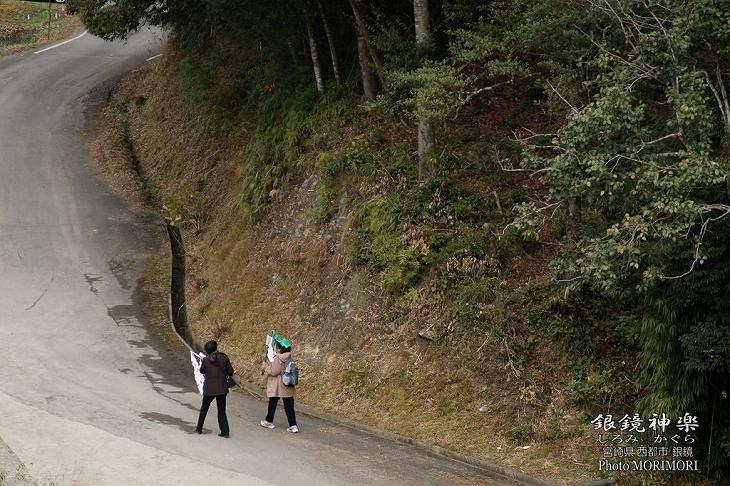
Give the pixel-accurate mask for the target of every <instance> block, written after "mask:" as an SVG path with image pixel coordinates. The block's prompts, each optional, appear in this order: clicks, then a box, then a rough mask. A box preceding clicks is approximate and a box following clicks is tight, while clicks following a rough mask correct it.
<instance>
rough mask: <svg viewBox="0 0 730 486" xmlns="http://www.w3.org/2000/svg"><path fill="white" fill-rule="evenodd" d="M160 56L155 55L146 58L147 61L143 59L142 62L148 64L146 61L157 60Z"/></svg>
mask: <svg viewBox="0 0 730 486" xmlns="http://www.w3.org/2000/svg"><path fill="white" fill-rule="evenodd" d="M161 55H162V54H157V55H155V56H152V57H148V58H147V59H145V60H144V62H148V61H151V60H152V59H157V58H158V57H160V56H161Z"/></svg>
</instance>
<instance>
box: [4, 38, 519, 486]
mask: <svg viewBox="0 0 730 486" xmlns="http://www.w3.org/2000/svg"><path fill="white" fill-rule="evenodd" d="M160 45H161V40H160V39H159V38H158V37H157V36H156V35H155V33H154V32H153V31H150V30H144V31H142V32H140V33H139V34H137V35H134V36H133V37H131V38H130V39H129V41H128V42H126V43H105V42H103V41H102V40H100V39H98V38H95V37H93V36H91V35H85V36H83V37H81V38H79V39H76V40H74V41H72V42H69V43H67V44H65V45H63V46H59V47H57V48H55V49H51V50H48V51H45V52H42V53H39V54H33V53H30V52H29V53H25V54H22V55H17V56H13V57H9V58H5V59H0V353H1V354H2V358H0V363H1V364H0V484H2V483H3V481H4V482H5V484H8V483H9V484H32V483H37V484H41V485H51V484H53V485H56V486H59V485H94V486H100V485H130V484H149V485H165V484H170V485H187V484H190V485H195V484H202V483H207V482H211V481H212V482H215V483H216V484H218V485H225V484H231V485H265V484H275V485H287V486H290V485H361V484H362V485H365V484H377V485H392V484H402V485H425V484H434V485H437V484H439V485H440V484H443V485H451V484H472V485H476V484H484V485H506V484H513V483H511V482H509V481H506V480H503V479H490V478H489V477H487V476H484V475H482V474H480V473H479V472H478V471H475V470H473V469H471V468H469V467H468V466H465V465H463V464H460V463H457V462H452V461H448V460H445V459H442V458H438V457H431V456H428V455H426V454H424V453H422V452H420V451H418V450H416V449H414V448H412V447H410V446H405V445H400V444H396V443H392V442H389V441H385V440H380V439H376V438H374V437H371V436H368V435H366V434H362V433H359V432H355V431H353V430H350V429H347V428H343V427H339V426H336V425H333V424H330V423H327V422H324V421H319V420H316V419H314V418H311V417H306V416H301V417H300V427H301V430H302V432H301V433H300V434H298V435H296V436H295V435H291V434H287V433H286V432H285V431H284V430H283V429H284V427H283V425H284V423H283V422H282V419H283V418H284V417H283V413H281V412H283V410H281V411H280V413H279V414H278V415H280V416H277V429H275V430H273V431H270V430H265V429H262V428H261V427H259V426H258V425H257V423H258V420H259V419H260V418H261V415H262V414H263V404H262V403H260V402H258V401H256V400H254V399H252V398H249V397H246V396H242V395H240V394H236V395H235V396H232V397H231V398H230V400H229V403H230V405H229V409H230V413H229V415H230V419H231V429H232V432H231V435H232V437H231V439H229V440H225V439H220V438H218V437H217V432H218V431H217V430H214V429H213V428H214V426H215V423H216V422H215V414H214V412H213V411H212V410H211V416H209V418H208V422H207V424H206V426H207V427H208V429H207V431H206V432H207V433H206V434H204V435H202V436H198V435H196V434H193V433H192V431H193V427H194V422H195V420H196V415H197V408H198V406H199V400H200V397H199V395H197V393H196V390H195V388H194V383H193V381H192V376H191V373H190V370H189V368H188V367H186V365H185V362H184V360H181V359H180V357H175V356H173V355H172V354H171V352H169V351H168V350H166V349H165V348H164V346H162V345H160V344H159V343H158V342H157V341H155V339H154V338H153V337H151V334H150V333H148V330H147V328H146V326H145V322H144V318H143V317H142V309H141V308H140V306H139V305H138V304H136V303H135V302H136V300H137V297H138V295H135V290H136V288H137V282H138V279H139V276H140V274H141V272H142V269H143V267H144V259H145V257H146V256H147V255H148V254H150V253H151V252H152V251H153V249H154V239H153V238H152V237H151V236H152V235H153V234H154V232H155V231H160V230H161V229H160V228H159V226H156V225H155V223H154V221H153V220H152V218H151V217H150V216H149V215H144V214H136V213H133V212H132V211H130V210H129V209H128V208H127V207H126V206H125V204H124V203H123V202H122V201H121V200H119V199H118V198H117V197H115V196H113V195H112V194H111V193H110V192H109V191H108V190H107V189H106V188H105V186H104V185H103V184H102V183H101V182H100V181H99V180H98V179H97V178H96V177H95V176H94V173H93V171H92V170H91V169H90V168H89V165H88V162H89V156H88V154H87V151H86V142H85V139H84V106H85V105H87V104H88V103H90V102H92V101H93V100H92V99H91V98H90V95H89V93H93V92H94V89H95V88H96V87H98V86H100V85H103V84H104V83H105V82H108V81H109V80H110V79H113V78H115V77H116V76H119V75H120V74H121V73H123V72H125V71H128V70H129V69H131V68H133V67H134V66H137V65H139V64H141V63H143V62H144V61H145V59H147V58H148V57H151V56H152V55H154V54H155V53H157V52H159V49H160ZM97 93H98V90H97Z"/></svg>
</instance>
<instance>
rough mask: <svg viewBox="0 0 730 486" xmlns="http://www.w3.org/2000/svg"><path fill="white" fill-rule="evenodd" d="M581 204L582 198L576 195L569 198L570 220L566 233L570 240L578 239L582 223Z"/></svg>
mask: <svg viewBox="0 0 730 486" xmlns="http://www.w3.org/2000/svg"><path fill="white" fill-rule="evenodd" d="M580 206H581V204H580V199H579V198H578V197H576V196H571V197H569V198H568V221H567V224H566V228H565V234H566V236H567V237H568V239H569V240H571V241H575V240H576V239H578V232H579V231H580V223H581V207H580Z"/></svg>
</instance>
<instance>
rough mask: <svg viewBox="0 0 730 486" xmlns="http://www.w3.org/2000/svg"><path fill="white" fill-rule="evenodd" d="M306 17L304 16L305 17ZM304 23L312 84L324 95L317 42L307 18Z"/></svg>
mask: <svg viewBox="0 0 730 486" xmlns="http://www.w3.org/2000/svg"><path fill="white" fill-rule="evenodd" d="M305 16H306V15H305ZM304 21H305V22H306V23H307V37H308V38H309V53H310V55H311V56H312V68H313V69H314V82H315V85H316V86H317V92H318V93H319V94H322V93H324V80H323V79H322V65H321V64H320V63H319V51H317V41H316V40H315V38H314V33H313V32H312V25H311V23H310V22H309V19H308V18H305V19H304Z"/></svg>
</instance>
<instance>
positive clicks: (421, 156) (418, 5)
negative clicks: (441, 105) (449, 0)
mask: <svg viewBox="0 0 730 486" xmlns="http://www.w3.org/2000/svg"><path fill="white" fill-rule="evenodd" d="M413 14H414V18H415V25H416V45H417V46H418V48H419V49H421V50H424V49H426V48H427V47H428V46H429V45H430V44H431V28H430V24H431V20H430V16H429V12H428V0H413ZM434 149H435V147H434V141H433V124H432V121H431V120H428V119H426V118H421V119H420V120H418V179H419V180H423V179H425V178H426V176H427V175H428V173H429V172H430V169H431V164H432V161H433V154H434Z"/></svg>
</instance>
